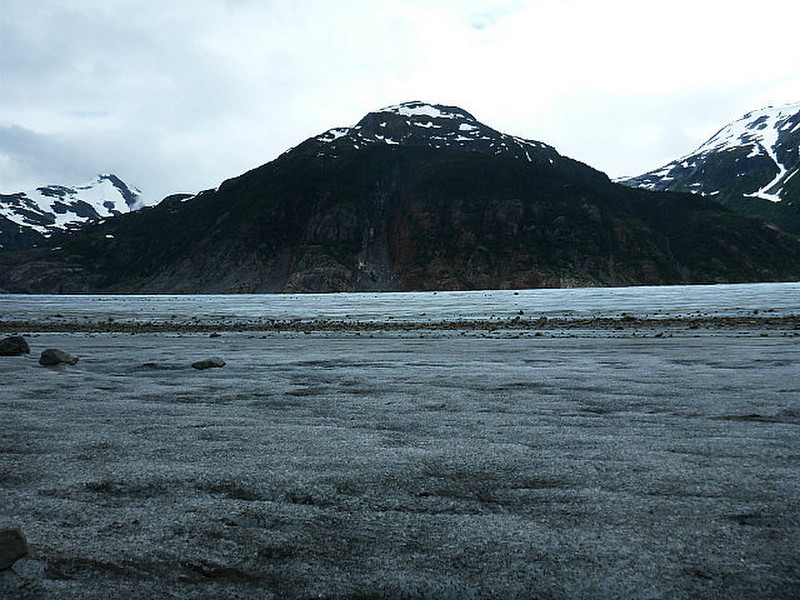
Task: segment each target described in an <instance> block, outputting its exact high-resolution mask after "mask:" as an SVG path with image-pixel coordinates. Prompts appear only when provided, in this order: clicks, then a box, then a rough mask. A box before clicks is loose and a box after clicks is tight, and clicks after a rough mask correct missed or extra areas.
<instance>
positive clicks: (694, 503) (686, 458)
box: [0, 333, 800, 599]
mask: <svg viewBox="0 0 800 600" xmlns="http://www.w3.org/2000/svg"><path fill="white" fill-rule="evenodd" d="M29 342H30V345H31V348H32V354H31V357H27V358H25V357H13V358H5V359H0V380H2V381H3V385H2V386H0V490H1V492H0V493H2V503H1V504H0V514H2V518H0V520H3V521H4V522H6V523H9V524H14V525H18V526H20V527H22V529H23V530H24V531H25V533H26V534H27V536H28V540H29V543H30V546H31V552H32V558H33V559H35V560H37V561H43V562H44V563H46V569H45V571H44V574H43V577H42V580H41V582H40V589H41V593H42V597H46V598H51V597H52V598H67V599H69V598H82V599H83V598H108V597H137V598H150V597H176V598H221V597H237V598H312V597H313V598H344V597H362V598H535V597H541V598H610V597H622V598H720V597H730V598H734V597H735V598H757V597H758V598H761V597H771V598H796V597H798V595H800V575H798V574H799V573H800V550H798V549H800V461H799V460H798V454H797V449H798V447H800V406H798V397H800V381H799V380H798V375H797V365H798V363H800V347H799V346H798V345H797V342H796V338H776V337H770V338H760V337H747V338H739V337H735V334H730V335H719V336H716V337H700V338H691V339H685V338H684V339H677V338H675V339H667V338H660V339H647V340H645V339H630V338H629V339H609V338H605V339H588V340H587V339H549V338H536V339H530V338H528V339H476V338H470V339H458V338H455V339H412V338H407V339H386V338H380V337H379V338H374V339H369V338H364V337H356V336H353V335H349V336H343V337H336V336H334V337H325V336H323V335H320V334H316V333H315V334H311V335H298V336H281V335H271V336H268V337H265V338H261V337H260V336H253V335H245V334H227V333H226V334H223V335H222V336H220V337H214V338H210V337H208V336H197V335H193V336H187V335H177V334H175V335H95V334H92V335H89V334H50V335H41V336H31V337H30V338H29ZM46 347H59V348H63V349H65V350H67V351H70V352H73V353H75V354H77V355H78V356H80V362H79V363H78V364H77V365H76V366H75V367H66V368H57V369H48V368H44V367H40V366H39V365H38V364H37V363H36V360H35V357H36V356H38V353H39V352H40V350H41V349H43V348H46ZM209 356H220V357H222V358H223V359H224V360H225V361H226V363H227V364H226V366H225V367H224V368H221V369H211V370H209V371H202V372H200V371H196V370H194V369H192V368H191V367H190V364H191V363H192V362H193V361H195V360H198V359H202V358H207V357H209Z"/></svg>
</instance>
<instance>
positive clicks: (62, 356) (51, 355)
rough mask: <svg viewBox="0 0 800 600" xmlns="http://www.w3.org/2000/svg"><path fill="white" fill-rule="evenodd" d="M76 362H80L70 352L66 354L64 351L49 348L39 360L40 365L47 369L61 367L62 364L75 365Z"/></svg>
mask: <svg viewBox="0 0 800 600" xmlns="http://www.w3.org/2000/svg"><path fill="white" fill-rule="evenodd" d="M76 362H78V357H77V356H75V355H74V354H70V353H69V352H64V351H63V350H58V349H57V348H48V349H47V350H44V351H43V352H42V356H41V357H40V358H39V364H40V365H44V366H46V367H51V366H54V365H60V364H62V363H66V364H68V365H74V364H75V363H76Z"/></svg>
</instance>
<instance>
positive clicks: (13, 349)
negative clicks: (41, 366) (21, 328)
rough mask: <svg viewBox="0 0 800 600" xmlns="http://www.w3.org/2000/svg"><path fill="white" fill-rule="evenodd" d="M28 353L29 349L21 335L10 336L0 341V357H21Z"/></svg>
mask: <svg viewBox="0 0 800 600" xmlns="http://www.w3.org/2000/svg"><path fill="white" fill-rule="evenodd" d="M30 353H31V347H30V346H28V342H27V341H25V338H24V337H22V336H21V335H12V336H10V337H7V338H5V339H3V340H0V356H22V355H23V354H30Z"/></svg>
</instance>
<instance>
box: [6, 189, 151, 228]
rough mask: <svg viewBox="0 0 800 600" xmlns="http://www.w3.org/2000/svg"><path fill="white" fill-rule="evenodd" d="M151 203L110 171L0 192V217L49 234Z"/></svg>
mask: <svg viewBox="0 0 800 600" xmlns="http://www.w3.org/2000/svg"><path fill="white" fill-rule="evenodd" d="M150 204H153V203H152V202H148V201H147V200H145V199H144V198H143V197H142V193H141V192H140V191H139V190H138V189H136V188H132V187H129V186H128V185H126V184H125V183H124V182H123V181H122V180H121V179H120V178H119V177H117V176H116V175H112V174H106V175H98V176H97V177H96V178H95V179H94V180H92V181H90V182H88V183H84V184H81V185H73V186H66V185H46V186H40V187H37V188H35V189H33V190H28V191H25V192H16V193H13V194H0V216H3V217H5V218H6V219H8V220H9V221H11V222H13V223H15V224H17V225H19V226H20V227H23V228H29V229H33V230H34V231H37V232H38V233H40V234H43V235H45V236H49V235H50V234H52V233H53V232H54V231H57V230H62V231H63V230H68V229H73V228H75V227H78V226H80V225H83V224H85V223H87V222H90V221H98V220H100V219H104V218H107V217H112V216H115V215H120V214H122V213H126V212H130V211H132V210H138V209H140V208H143V207H144V206H148V205H150Z"/></svg>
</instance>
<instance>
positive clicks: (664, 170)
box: [620, 104, 800, 235]
mask: <svg viewBox="0 0 800 600" xmlns="http://www.w3.org/2000/svg"><path fill="white" fill-rule="evenodd" d="M798 170H800V104H793V105H789V106H782V107H778V108H773V107H769V108H764V109H761V110H756V111H753V112H750V113H747V114H746V115H744V116H743V117H742V118H740V119H739V120H737V121H734V122H733V123H730V124H728V125H726V126H725V127H723V128H722V129H720V130H719V131H718V132H717V133H716V134H715V135H714V136H713V137H712V138H711V139H710V140H708V141H707V142H706V143H704V144H703V145H702V146H700V147H699V148H698V149H697V150H695V151H694V152H692V153H691V154H689V155H687V156H684V157H682V158H679V159H678V160H675V161H673V162H671V163H669V164H667V165H664V166H663V167H661V168H659V169H656V170H654V171H650V172H649V173H645V174H644V175H639V176H638V177H632V178H628V179H623V180H621V181H620V183H624V184H625V185H629V186H634V187H642V188H646V189H650V190H673V191H681V192H692V193H695V194H700V195H703V196H708V197H710V198H713V199H714V200H716V201H717V202H719V203H721V204H724V205H726V206H729V207H731V208H733V209H734V210H737V211H739V212H741V213H744V214H751V215H752V214H755V215H761V216H763V217H765V218H767V219H768V220H770V221H773V222H774V223H776V224H777V225H779V226H780V227H782V228H783V229H784V230H785V231H788V232H791V233H794V234H796V235H800V177H796V175H797V172H798Z"/></svg>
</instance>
